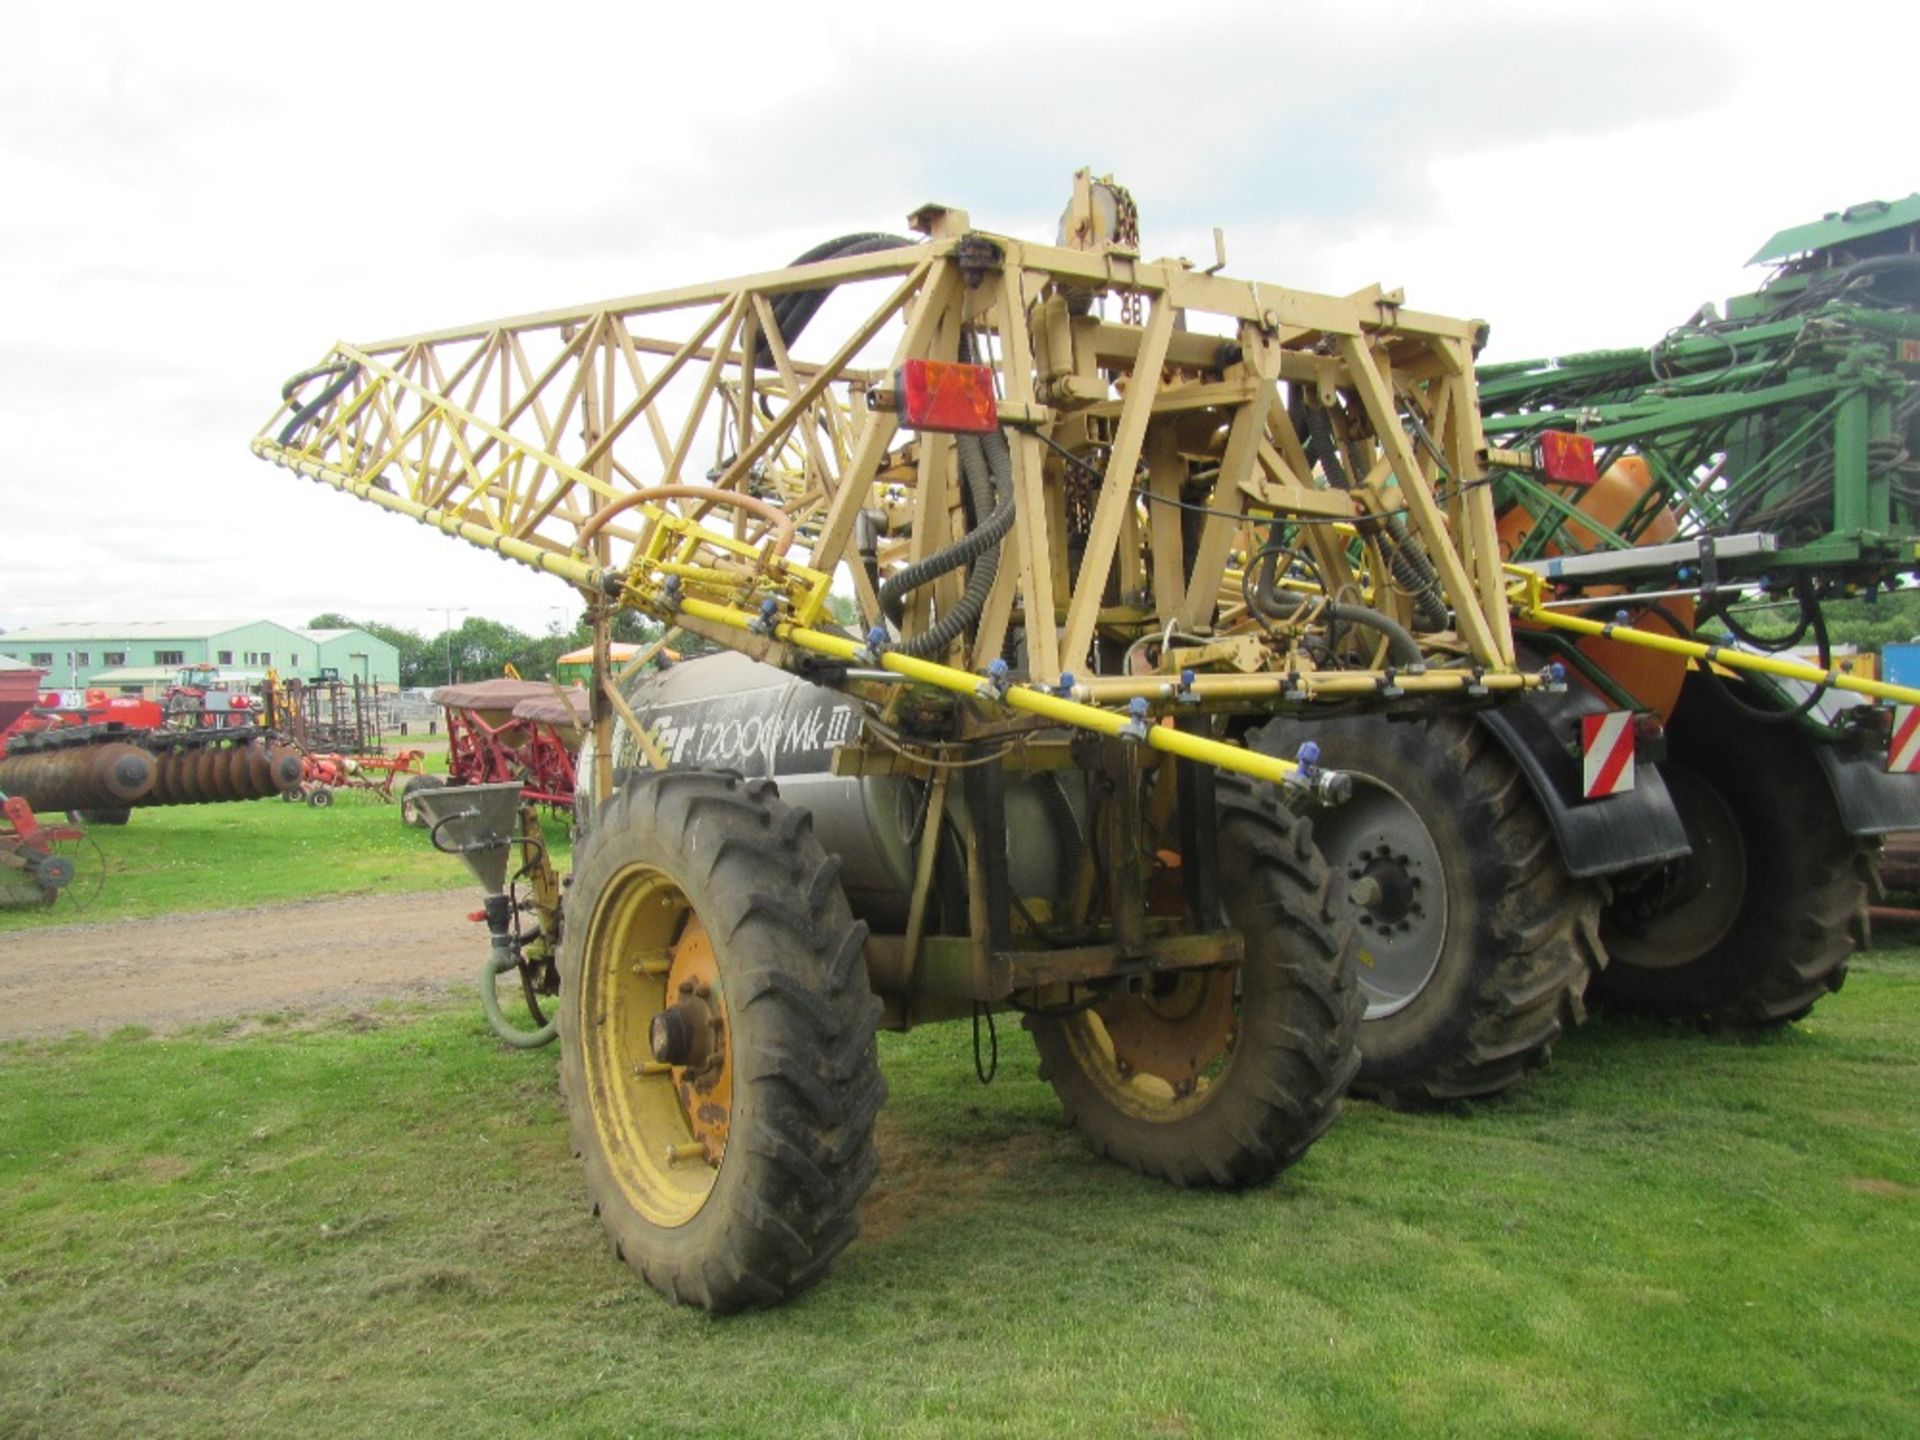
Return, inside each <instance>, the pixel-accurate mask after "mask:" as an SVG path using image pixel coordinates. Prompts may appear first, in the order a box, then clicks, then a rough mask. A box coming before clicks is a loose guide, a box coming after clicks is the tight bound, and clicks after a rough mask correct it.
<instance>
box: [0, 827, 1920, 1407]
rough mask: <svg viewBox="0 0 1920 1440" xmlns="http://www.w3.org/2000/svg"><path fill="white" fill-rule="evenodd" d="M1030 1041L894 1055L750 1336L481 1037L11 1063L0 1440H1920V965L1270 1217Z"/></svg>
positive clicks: (290, 1031) (1579, 1042) (435, 1013)
mask: <svg viewBox="0 0 1920 1440" xmlns="http://www.w3.org/2000/svg"><path fill="white" fill-rule="evenodd" d="M317 818H318V819H319V820H321V821H325V820H327V819H328V818H329V817H326V816H320V817H317ZM1002 1040H1003V1044H1002V1055H1003V1061H1002V1069H1001V1075H1000V1078H999V1079H998V1080H997V1081H996V1082H995V1083H994V1085H993V1086H992V1087H991V1088H987V1089H982V1088H980V1087H979V1086H978V1085H976V1084H975V1083H974V1081H973V1079H972V1075H971V1068H972V1062H971V1057H970V1053H969V1040H968V1037H967V1035H966V1033H965V1031H964V1030H963V1029H960V1028H952V1027H949V1028H937V1029H933V1030H929V1031H925V1032H921V1033H917V1034H914V1035H911V1036H907V1037H898V1038H896V1037H888V1038H887V1039H886V1040H885V1042H884V1044H883V1057H882V1058H883V1061H884V1064H885V1067H886V1070H887V1073H888V1076H889V1079H890V1081H891V1084H892V1090H893V1097H892V1100H891V1102H890V1104H889V1106H888V1109H887V1111H886V1112H885V1114H884V1116H883V1120H882V1147H883V1160H884V1170H883V1174H882V1178H881V1180H880V1182H879V1183H878V1185H877V1186H876V1188H875V1190H874V1191H873V1193H872V1195H871V1198H870V1201H869V1204H868V1207H867V1210H866V1217H865V1228H864V1233H863V1235H862V1237H861V1239H860V1240H858V1241H857V1242H856V1243H855V1244H854V1246H853V1247H852V1248H851V1249H850V1250H849V1251H848V1252H847V1253H846V1255H845V1256H844V1257H843V1258H842V1260H841V1262H840V1264H839V1266H838V1268H837V1270H836V1271H835V1273H834V1274H833V1275H832V1276H831V1277H830V1278H829V1280H828V1281H827V1283H826V1284H824V1285H823V1286H821V1287H819V1288H818V1289H816V1290H814V1291H812V1292H810V1293H809V1294H807V1295H806V1296H804V1297H803V1298H802V1299H800V1300H799V1301H798V1302H796V1303H794V1304H793V1305H791V1306H789V1307H788V1308H786V1309H784V1310H780V1311H776V1312H772V1313H765V1314H758V1315H750V1316H746V1317H740V1318H735V1319H732V1320H726V1321H714V1320H709V1319H707V1318H705V1317H702V1316H700V1315H697V1314H694V1313H691V1312H688V1311H684V1310H678V1309H674V1308H672V1307H670V1306H668V1305H666V1304H665V1303H664V1302H662V1301H661V1300H660V1299H659V1298H658V1297H657V1296H655V1295H654V1294H653V1293H652V1292H651V1291H649V1290H647V1289H645V1288H643V1287H642V1286H641V1285H640V1284H639V1283H638V1282H637V1281H636V1280H634V1279H633V1278H632V1277H631V1276H630V1275H629V1274H628V1273H627V1272H626V1271H625V1270H624V1269H623V1268H621V1267H620V1266H618V1265H617V1264H616V1263H615V1262H614V1261H613V1260H612V1259H611V1257H610V1256H609V1254H608V1253H607V1251H606V1249H605V1248H604V1246H603V1244H602V1242H601V1239H600V1237H599V1234H598V1231H597V1228H596V1225H595V1223H594V1222H593V1220H592V1219H591V1218H590V1217H589V1216H588V1215H587V1213H586V1208H585V1204H584V1201H583V1193H582V1189H581V1185H580V1182H579V1179H578V1177H577V1175H576V1173H575V1170H574V1166H573V1163H572V1162H571V1160H570V1159H569V1158H568V1153H567V1148H566V1138H565V1126H564V1121H563V1117H562V1114H561V1110H560V1107H559V1104H558V1101H557V1098H556V1093H555V1086H554V1057H553V1052H552V1051H550V1050H549V1051H542V1052H537V1053H534V1054H530V1055H528V1054H515V1053H508V1052H506V1051H504V1050H503V1049H502V1048H501V1047H500V1046H498V1045H497V1044H495V1043H493V1042H492V1041H491V1040H490V1039H489V1038H488V1037H487V1035H486V1034H485V1032H484V1028H483V1026H482V1024H481V1022H480V1021H479V1017H478V1015H477V1013H475V1012H474V1011H473V1009H472V1008H471V1007H464V1006H463V1007H458V1008H448V1009H435V1010H430V1011H425V1012H410V1013H408V1012H401V1011H397V1010H395V1011H379V1012H375V1013H372V1014H367V1015H356V1016H345V1017H333V1018H332V1019H329V1020H325V1021H322V1022H316V1023H314V1024H311V1025H308V1026H306V1027H305V1028H299V1029H294V1028H287V1029H285V1030H283V1031H280V1032H269V1033H266V1034H261V1033H259V1032H258V1030H257V1028H255V1027H248V1029H247V1030H244V1031H238V1030H237V1031H235V1032H233V1033H231V1034H227V1033H223V1032H220V1031H204V1032H200V1033H195V1034H188V1035H180V1036H174V1037H170V1038H153V1037H148V1036H144V1035H141V1034H138V1033H127V1034H123V1035H119V1036H115V1037H113V1038H111V1039H109V1040H105V1041H83V1040H70V1041H65V1042H61V1043H56V1044H15V1045H13V1046H10V1047H5V1048H0V1435H8V1436H14V1435H22V1436H27V1435H109V1434H141V1435H207V1434H230V1435H248V1436H253V1435H312V1434H337V1435H365V1434H377V1435H389V1434H396V1433H398V1434H406V1435H408V1436H409V1437H424V1436H437V1435H458V1436H471V1435H477V1434H480V1435H494V1434H532V1433H543V1434H557V1435H582V1436H599V1435H621V1434H631V1435H643V1436H681V1435H742V1436H754V1435H768V1436H811V1435H827V1436H856V1435H876V1436H879V1435H885V1436H895V1435H907V1436H917V1435H927V1436H947V1435H962V1436H967V1435H982V1436H985V1435H994V1436H998V1435H1036V1436H1048V1437H1062V1436H1207V1435H1222V1436H1235V1435H1288V1436H1368V1437H1387V1436H1434V1435H1459V1436H1506V1435H1539V1436H1601V1437H1637V1436H1663V1437H1664V1436H1676V1435H1711V1436H1807V1437H1823V1440H1824V1437H1832V1436H1855V1435H1857V1436H1895V1435H1912V1434H1920V1386H1917V1385H1916V1383H1915V1378H1914V1377H1915V1376H1916V1374H1920V1324H1916V1321H1920V1098H1916V1097H1917V1096H1920V950H1915V949H1911V948H1909V949H1898V950H1889V951H1883V952H1878V953H1875V954H1871V955H1868V956H1865V957H1862V958H1861V960H1860V961H1859V963H1858V964H1857V967H1856V971H1855V974H1854V977H1853V979H1852V980H1851V982H1850V983H1849V984H1848V986H1847V988H1846V989H1845V990H1844V991H1843V992H1842V993H1841V994H1840V995H1838V996H1835V997H1833V998H1832V999H1831V1000H1829V1001H1827V1002H1825V1003H1823V1004H1822V1006H1821V1007H1820V1009H1819V1010H1818V1011H1817V1012H1816V1014H1815V1016H1814V1017H1813V1018H1812V1019H1811V1020H1810V1021H1808V1022H1806V1023H1805V1024H1803V1025H1801V1026H1798V1027H1796V1028H1794V1029H1792V1030H1790V1031H1787V1032H1785V1033H1782V1034H1779V1035H1777V1036H1774V1037H1771V1038H1768V1039H1765V1040H1761V1041H1751V1040H1741V1039H1736V1038H1727V1037H1705V1036H1700V1035H1697V1034H1693V1033H1691V1032H1687V1031H1683V1030H1680V1029H1675V1028H1667V1027H1661V1026H1655V1025H1647V1024H1631V1023H1625V1022H1618V1021H1603V1022H1601V1023H1598V1024H1595V1025H1593V1026H1590V1027H1588V1029H1586V1030H1585V1031H1584V1032H1582V1033H1581V1034H1579V1035H1577V1036H1575V1037H1573V1038H1572V1039H1571V1040H1569V1041H1567V1042H1565V1043H1564V1044H1563V1045H1562V1047H1561V1052H1560V1055H1559V1057H1558V1060H1557V1063H1556V1064H1555V1066H1554V1067H1553V1068H1552V1070H1551V1071H1549V1072H1548V1073H1547V1074H1546V1075H1544V1076H1542V1077H1541V1078H1540V1079H1539V1080H1538V1081H1537V1082H1536V1083H1534V1084H1533V1085H1532V1086H1531V1087H1529V1088H1528V1089H1526V1090H1525V1091H1524V1092H1523V1093H1521V1094H1519V1095H1517V1096H1514V1097H1511V1098H1510V1099H1508V1100H1507V1101H1504V1102H1501V1103H1496V1104H1489V1105H1483V1106H1478V1107H1473V1108H1471V1109H1465V1110H1462V1111H1460V1112H1458V1113H1451V1114H1443V1115H1408V1114H1399V1113H1393V1112H1389V1111H1385V1110H1382V1109H1379V1108H1377V1107H1374V1106H1370V1105H1354V1106H1351V1107H1350V1109H1349V1113H1348V1114H1347V1116H1346V1117H1345V1119H1344V1120H1343V1122H1342V1124H1341V1125H1340V1126H1339V1127H1337V1128H1336V1130H1335V1131H1334V1132H1333V1133H1332V1134H1331V1135H1330V1136H1329V1137H1328V1138H1327V1140H1326V1141H1325V1142H1323V1143H1322V1144H1321V1145H1320V1146H1318V1147H1317V1148H1316V1149H1315V1150H1314V1151H1313V1153H1312V1154H1311V1155H1310V1156H1309V1157H1308V1158H1307V1159H1306V1161H1305V1162H1304V1163H1303V1164H1302V1165H1301V1166H1300V1167H1298V1168H1297V1169H1296V1170H1295V1171H1293V1172H1291V1174H1290V1175H1289V1176H1288V1177H1286V1178H1285V1179H1283V1180H1282V1181H1281V1182H1280V1183H1279V1184H1277V1185H1275V1186H1273V1187H1271V1188H1268V1189H1265V1190H1261V1191H1258V1192H1255V1193H1249V1194H1242V1195H1219V1194H1210V1193H1191V1194H1189V1193H1178V1192H1175V1191H1172V1190H1169V1189H1167V1188H1165V1187H1163V1186H1161V1185H1159V1184H1156V1183H1152V1182H1149V1181H1145V1180H1141V1179H1138V1178H1136V1177H1134V1176H1132V1175H1130V1174H1127V1173H1124V1172H1122V1171H1119V1170H1117V1169H1115V1168H1112V1167H1110V1166H1108V1165H1105V1164H1103V1163H1101V1162H1098V1161H1096V1160H1095V1159H1093V1158H1092V1156H1091V1155H1090V1154H1089V1153H1088V1152H1087V1151H1086V1150H1085V1149H1084V1148H1083V1147H1082V1146H1081V1144H1080V1143H1079V1142H1078V1140H1077V1139H1076V1138H1075V1137H1074V1136H1073V1135H1072V1134H1071V1133H1070V1132H1068V1131H1066V1130H1065V1129H1064V1128H1063V1126H1062V1123H1061V1121H1060V1118H1059V1112H1058V1110H1057V1108H1056V1106H1055V1104H1054V1101H1053V1099H1052V1096H1051V1094H1050V1093H1049V1092H1048V1090H1047V1089H1046V1087H1045V1086H1044V1085H1043V1084H1042V1083H1041V1082H1040V1081H1039V1080H1038V1079H1037V1078H1036V1075H1035V1070H1034V1065H1033V1061H1032V1058H1031V1050H1030V1047H1029V1046H1028V1045H1027V1043H1026V1041H1025V1040H1024V1037H1021V1036H1019V1035H1017V1034H1015V1035H1010V1036H1009V1035H1004V1034H1003V1036H1002Z"/></svg>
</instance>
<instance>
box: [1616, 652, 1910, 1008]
mask: <svg viewBox="0 0 1920 1440" xmlns="http://www.w3.org/2000/svg"><path fill="white" fill-rule="evenodd" d="M1725 683H1726V684H1734V683H1737V682H1732V681H1728V682H1725ZM1810 743H1811V742H1809V741H1807V740H1805V739H1803V738H1802V737H1801V736H1800V735H1799V733H1798V732H1797V731H1795V730H1794V729H1793V727H1792V726H1791V725H1790V724H1786V723H1776V724H1766V723H1763V722H1758V721H1756V720H1755V719H1754V718H1753V717H1751V716H1749V715H1747V714H1745V713H1744V712H1742V711H1740V710H1739V709H1737V708H1736V707H1735V706H1734V704H1733V703H1732V702H1731V701H1730V700H1729V699H1728V698H1727V695H1726V692H1725V691H1724V690H1723V689H1722V688H1721V687H1720V685H1718V684H1716V683H1715V682H1714V681H1713V680H1712V679H1711V678H1709V677H1706V676H1703V675H1700V674H1698V673H1695V674H1693V675H1690V676H1689V677H1688V679H1687V688H1686V690H1685V691H1684V692H1683V693H1682V696H1681V701H1680V705H1679V708H1678V709H1676V710H1675V711H1674V714H1673V719H1672V720H1671V721H1670V722H1669V724H1668V726H1667V757H1668V758H1667V760H1666V762H1665V763H1664V764H1663V765H1662V766H1661V770H1662V773H1663V774H1664V775H1665V776H1666V780H1667V788H1668V789H1669V790H1670V791H1671V792H1672V794H1673V798H1674V803H1675V804H1676V805H1677V806H1678V807H1679V810H1680V819H1681V823H1682V824H1683V825H1685V827H1686V831H1687V840H1688V842H1689V843H1690V844H1691V846H1692V848H1693V853H1692V854H1691V855H1689V856H1687V857H1686V858H1685V859H1682V860H1677V861H1674V862H1673V863H1672V864H1670V865H1666V866H1662V867H1661V868H1660V869H1659V870H1657V871H1656V872H1654V873H1653V874H1652V875H1650V876H1647V877H1645V878H1644V879H1642V880H1641V881H1640V882H1639V883H1638V884H1635V885H1631V886H1629V885H1621V886H1619V887H1618V888H1617V889H1616V893H1615V897H1614V900H1613V903H1612V904H1611V905H1610V906H1609V907H1608V908H1607V912H1606V914H1605V916H1604V917H1603V918H1602V921H1601V935H1602V936H1603V937H1604V939H1605V940H1606V945H1607V951H1608V953H1609V955H1611V957H1612V963H1611V964H1610V965H1609V966H1608V968H1607V971H1606V973H1605V974H1604V975H1602V976H1601V977H1600V978H1599V980H1598V981H1597V982H1596V983H1595V986H1594V997H1595V999H1596V1000H1598V1001H1600V1002H1602V1003H1604V1004H1607V1005H1611V1006H1614V1007H1616V1008H1618V1009H1622V1010H1631V1011H1637V1012H1639V1013H1641V1014H1648V1015H1664V1016H1670V1017H1677V1018H1681V1019H1688V1020H1697V1021H1700V1022H1702V1023H1704V1024H1707V1025H1727V1026H1754V1027H1759V1026H1769V1025H1784V1024H1786V1023H1788V1022H1789V1021H1793V1020H1798V1019H1799V1018H1800V1017H1801V1016H1803V1015H1805V1014H1806V1013H1807V1012H1808V1011H1809V1010H1811V1009H1812V1008H1813V1006H1814V1003H1815V1002H1816V1001H1817V1000H1819V999H1820V997H1821V996H1823V995H1826V994H1828V993H1829V992H1830V991H1834V990H1838V989H1839V988H1840V984H1841V982H1842V981H1843V980H1845V979H1846V974H1847V961H1848V959H1849V958H1850V957H1851V956H1852V954H1853V952H1854V950H1855V949H1856V948H1857V947H1858V946H1859V945H1860V944H1861V943H1863V941H1864V940H1865V937H1866V914H1867V900H1868V893H1869V890H1870V887H1871V883H1872V878H1871V869H1870V867H1871V852H1870V849H1869V846H1868V843H1867V842H1866V841H1863V840H1860V839H1858V838H1856V837H1854V836H1852V835H1849V834H1847V832H1846V830H1845V829H1844V828H1843V827H1842V826H1841V823H1840V815H1839V811H1838V809H1837V808H1836V807H1835V805H1834V800H1833V793H1832V791H1831V790H1830V789H1829V788H1828V785H1827V782H1826V777H1825V776H1824V775H1823V774H1822V773H1821V771H1820V766H1819V763H1818V761H1817V760H1815V758H1814V756H1813V754H1812V752H1811V750H1810V748H1809V745H1810Z"/></svg>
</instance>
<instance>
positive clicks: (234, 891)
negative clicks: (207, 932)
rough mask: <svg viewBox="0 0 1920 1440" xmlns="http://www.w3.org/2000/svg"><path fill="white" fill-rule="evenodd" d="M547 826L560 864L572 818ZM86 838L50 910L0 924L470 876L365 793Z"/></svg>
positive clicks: (466, 883)
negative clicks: (73, 872)
mask: <svg viewBox="0 0 1920 1440" xmlns="http://www.w3.org/2000/svg"><path fill="white" fill-rule="evenodd" d="M546 832H547V839H548V843H549V844H550V845H552V846H553V847H554V853H555V857H556V863H558V864H561V865H562V866H564V865H565V863H566V856H567V853H568V852H567V839H566V832H567V827H566V824H565V823H564V821H558V820H549V821H548V822H547V823H546ZM87 836H88V839H87V840H86V841H83V842H81V843H80V844H79V846H78V847H77V848H74V849H73V851H72V853H73V855H74V859H75V863H76V865H77V866H78V869H79V878H78V879H77V881H76V882H75V884H74V885H73V887H72V893H71V895H63V896H62V897H61V898H60V899H59V900H58V901H57V902H56V903H55V904H54V905H53V906H52V907H50V908H47V909H33V910H0V934H5V933H6V932H7V931H10V930H28V929H39V928H42V927H45V926H49V925H67V924H72V923H73V922H75V921H92V920H125V919H132V918H139V917H143V916H151V915H165V914H172V913H175V912H178V911H183V910H223V909H232V908H238V907H241V906H248V905H270V904H273V903H275V902H277V901H287V900H308V899H316V898H319V897H322V896H328V895H354V894H364V893H371V892H374V891H389V892H391V891H402V890H446V889H463V888H467V887H470V886H471V885H472V883H473V881H472V879H471V878H470V877H469V876H468V874H467V869H466V867H465V866H464V865H462V864H461V863H460V862H459V861H458V860H457V859H454V858H453V857H450V856H446V855H441V854H439V853H438V852H436V851H435V850H434V848H433V846H432V845H431V844H430V843H429V841H428V839H427V833H426V832H425V831H424V830H410V829H408V828H407V827H405V826H404V825H402V824H401V823H400V815H399V810H398V808H397V807H396V806H394V805H392V804H390V803H386V802H383V801H380V800H378V799H376V798H375V797H374V796H372V795H370V794H366V793H364V792H354V791H345V790H343V791H341V792H339V794H338V796H337V798H336V800H335V803H334V804H333V805H331V806H329V807H328V808H326V809H324V810H316V809H312V808H310V807H308V806H306V805H288V804H285V803H283V802H281V801H278V800H251V801H244V802H241V803H237V804H227V805H175V806H156V807H153V808H151V809H141V810H135V811H134V812H133V817H132V819H131V820H130V821H129V822H128V823H127V824H125V825H94V826H90V827H88V830H87ZM96 843H97V845H98V847H99V848H98V850H97V851H96V850H95V849H94V845H95V844H96ZM103 866H104V878H103V873H102V867H103Z"/></svg>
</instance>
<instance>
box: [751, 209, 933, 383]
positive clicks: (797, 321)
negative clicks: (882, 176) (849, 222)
mask: <svg viewBox="0 0 1920 1440" xmlns="http://www.w3.org/2000/svg"><path fill="white" fill-rule="evenodd" d="M917 243H918V242H917V241H913V240H908V239H906V238H905V237H903V236H900V235H885V234H881V233H879V232H877V231H869V232H866V233H863V234H859V235H841V236H838V237H836V238H834V239H832V240H827V241H824V242H822V243H821V244H819V245H816V246H814V247H813V248H812V249H811V250H808V251H805V252H804V253H802V254H799V255H796V256H795V257H794V258H793V259H792V260H791V261H789V262H788V263H789V264H790V265H814V264H818V263H819V262H820V261H823V260H845V259H848V258H849V257H851V256H854V255H872V254H876V253H878V252H879V251H881V250H898V249H901V248H902V247H904V246H909V245H914V244H917ZM833 288H834V287H833V286H831V285H823V286H821V287H820V288H819V289H818V290H793V291H789V292H788V293H787V294H785V295H780V296H777V297H775V299H774V301H773V305H772V309H773V320H774V324H776V325H777V326H779V327H780V343H781V344H782V345H783V346H786V347H788V348H789V349H790V348H792V345H793V342H794V341H795V340H797V339H799V338H800V332H801V331H802V330H804V329H806V328H807V322H808V321H810V320H811V319H813V317H814V316H815V315H816V314H817V313H818V312H819V310H820V307H821V306H822V305H824V304H826V303H827V296H829V295H831V294H832V293H833ZM753 363H754V364H756V365H761V366H769V365H772V364H773V347H772V346H771V345H769V344H768V343H767V337H766V336H764V335H763V336H761V337H760V339H759V342H758V343H757V344H756V345H755V346H754V350H753Z"/></svg>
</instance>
